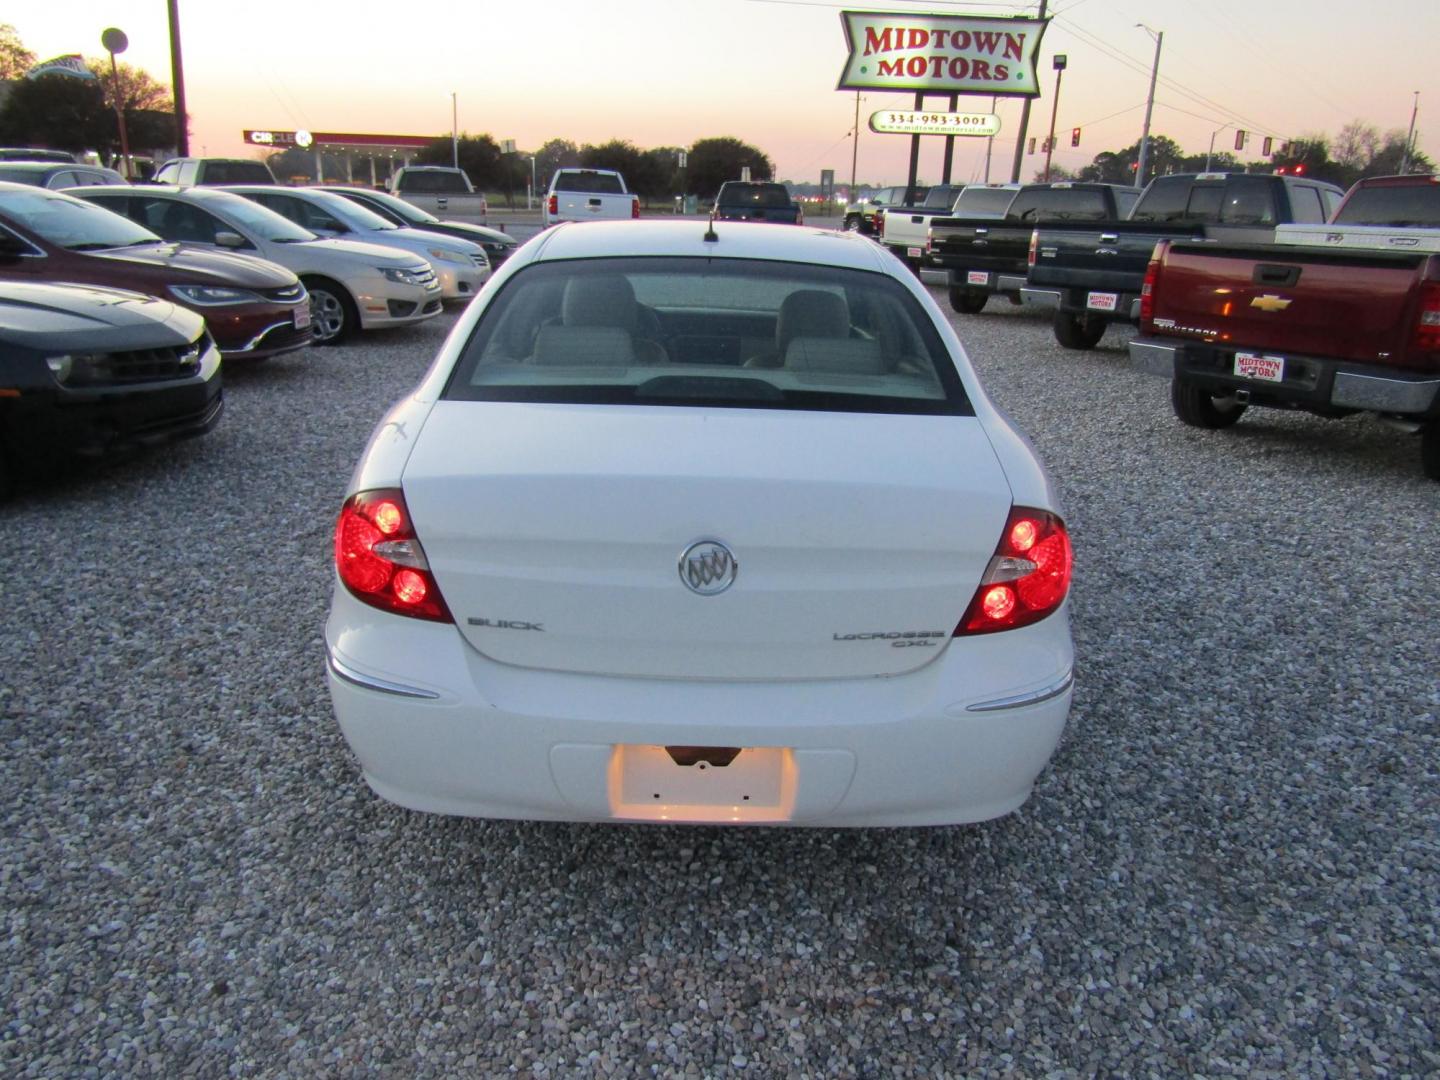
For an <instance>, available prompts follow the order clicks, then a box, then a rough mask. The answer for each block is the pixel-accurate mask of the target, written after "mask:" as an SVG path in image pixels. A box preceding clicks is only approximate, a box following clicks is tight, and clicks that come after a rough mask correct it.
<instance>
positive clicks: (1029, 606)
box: [955, 506, 1075, 637]
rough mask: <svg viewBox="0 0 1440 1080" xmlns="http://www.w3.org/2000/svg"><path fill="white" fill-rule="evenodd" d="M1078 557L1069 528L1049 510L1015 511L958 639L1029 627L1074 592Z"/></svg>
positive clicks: (1012, 512) (969, 609)
mask: <svg viewBox="0 0 1440 1080" xmlns="http://www.w3.org/2000/svg"><path fill="white" fill-rule="evenodd" d="M1074 563H1075V555H1074V552H1073V551H1072V550H1071V547H1070V534H1069V533H1068V532H1067V531H1066V529H1065V523H1064V522H1063V521H1061V520H1060V518H1059V517H1058V516H1056V515H1055V514H1052V513H1050V512H1049V511H1048V510H1034V509H1031V508H1030V507H1025V506H1016V507H1014V508H1012V509H1011V511H1010V517H1009V519H1008V520H1007V521H1006V522H1005V532H1004V533H1003V534H1002V535H1001V537H1000V543H999V544H998V545H997V546H996V548H995V554H994V556H993V557H992V558H991V559H990V565H989V566H987V567H986V568H985V576H984V577H982V578H981V579H980V587H979V588H978V589H976V590H975V597H974V599H972V600H971V601H970V607H969V608H968V609H967V610H966V612H965V617H964V618H963V619H961V620H960V624H959V625H958V626H956V627H955V636H956V637H962V636H964V635H966V634H989V633H994V632H995V631H997V630H1014V629H1015V628H1016V627H1020V626H1029V625H1030V624H1031V623H1034V622H1039V621H1040V620H1041V619H1043V618H1045V617H1046V616H1048V615H1051V614H1053V613H1054V612H1055V611H1056V610H1058V609H1059V607H1060V605H1061V604H1063V603H1064V602H1065V597H1066V595H1067V594H1068V593H1069V592H1070V574H1071V571H1072V569H1073V567H1074Z"/></svg>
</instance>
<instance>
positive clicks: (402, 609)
mask: <svg viewBox="0 0 1440 1080" xmlns="http://www.w3.org/2000/svg"><path fill="white" fill-rule="evenodd" d="M335 569H336V571H337V572H338V573H339V575H340V580H341V582H343V583H344V585H345V588H347V589H349V590H350V592H351V594H353V595H354V596H355V598H356V599H357V600H360V601H363V602H364V603H366V604H369V605H370V606H371V607H377V608H379V609H380V610H381V611H390V612H394V613H395V614H396V615H408V616H410V617H411V618H414V619H428V620H430V621H431V622H447V623H448V622H454V621H455V620H454V618H453V617H451V615H450V609H449V608H448V607H446V606H445V598H444V597H442V596H441V595H440V586H439V585H437V584H436V583H435V577H434V575H433V574H431V573H430V564H429V563H428V562H427V561H426V559H425V550H424V549H423V548H422V547H421V546H420V538H419V537H417V536H416V535H415V527H414V525H413V523H412V522H411V520H410V511H409V509H408V508H407V507H406V506H405V496H404V495H402V494H401V492H400V489H399V488H383V489H379V490H376V491H361V492H357V493H356V494H354V495H351V496H350V498H348V499H346V500H345V505H344V506H342V507H341V508H340V516H339V518H338V519H336V522H335Z"/></svg>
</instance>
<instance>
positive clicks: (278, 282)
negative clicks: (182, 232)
mask: <svg viewBox="0 0 1440 1080" xmlns="http://www.w3.org/2000/svg"><path fill="white" fill-rule="evenodd" d="M0 281H22V282H23V281H38V282H74V283H78V284H83V285H104V286H108V287H110V288H119V289H130V290H132V291H134V292H143V293H149V294H150V295H152V296H159V297H161V298H163V299H165V300H173V301H175V302H176V303H178V304H181V305H183V306H185V307H187V308H190V309H191V310H192V311H195V312H197V313H198V314H200V315H202V316H203V317H204V319H205V322H206V325H207V326H209V328H210V334H211V336H212V337H213V338H214V339H215V344H216V345H217V346H219V348H220V352H221V354H222V355H223V356H225V357H226V358H229V359H237V358H238V359H260V358H262V357H267V356H275V355H276V354H278V353H284V352H290V351H291V350H292V349H303V348H305V347H306V346H307V345H309V344H310V339H311V335H310V298H309V296H308V295H307V294H306V292H305V287H304V286H303V285H301V284H300V279H299V278H297V277H296V276H295V275H294V274H292V273H291V272H290V271H289V270H286V269H284V268H283V267H280V266H276V265H275V264H274V263H271V262H266V261H265V260H264V259H256V258H252V257H250V256H247V255H237V254H233V253H230V252H219V251H209V250H205V249H201V248H190V247H185V246H183V245H179V244H167V243H166V242H165V241H163V240H161V239H160V237H158V236H156V235H155V234H154V233H152V232H151V231H150V230H148V229H144V228H141V227H140V226H139V225H136V224H135V223H134V222H133V221H130V220H129V219H128V218H124V217H121V216H120V215H119V214H114V213H111V212H110V211H109V210H106V209H103V208H102V207H99V206H95V205H93V204H92V203H87V202H83V201H81V200H80V199H76V198H73V197H71V196H69V195H62V194H61V193H60V192H57V191H47V190H44V189H42V188H36V187H31V186H30V185H28V184H7V183H0Z"/></svg>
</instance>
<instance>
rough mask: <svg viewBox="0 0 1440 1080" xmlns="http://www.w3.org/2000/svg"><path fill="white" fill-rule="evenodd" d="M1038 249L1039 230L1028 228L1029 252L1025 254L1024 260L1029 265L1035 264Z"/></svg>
mask: <svg viewBox="0 0 1440 1080" xmlns="http://www.w3.org/2000/svg"><path fill="white" fill-rule="evenodd" d="M1039 251H1040V230H1039V229H1031V230H1030V253H1029V254H1028V255H1026V256H1025V262H1026V263H1027V264H1028V265H1030V266H1034V265H1035V259H1036V257H1037V255H1038V254H1039Z"/></svg>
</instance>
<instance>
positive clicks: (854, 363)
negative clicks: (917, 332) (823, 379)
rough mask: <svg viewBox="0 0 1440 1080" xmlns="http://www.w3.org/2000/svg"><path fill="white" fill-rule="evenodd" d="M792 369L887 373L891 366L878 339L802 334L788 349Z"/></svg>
mask: <svg viewBox="0 0 1440 1080" xmlns="http://www.w3.org/2000/svg"><path fill="white" fill-rule="evenodd" d="M785 368H786V370H789V371H823V372H828V373H830V374H832V375H884V374H886V373H887V372H888V371H889V370H890V366H889V365H888V364H887V363H886V362H885V355H884V353H882V352H881V350H880V343H879V342H878V341H869V340H867V339H864V338H818V337H799V338H796V339H795V340H794V341H792V342H790V347H789V348H788V349H786V350H785Z"/></svg>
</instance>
